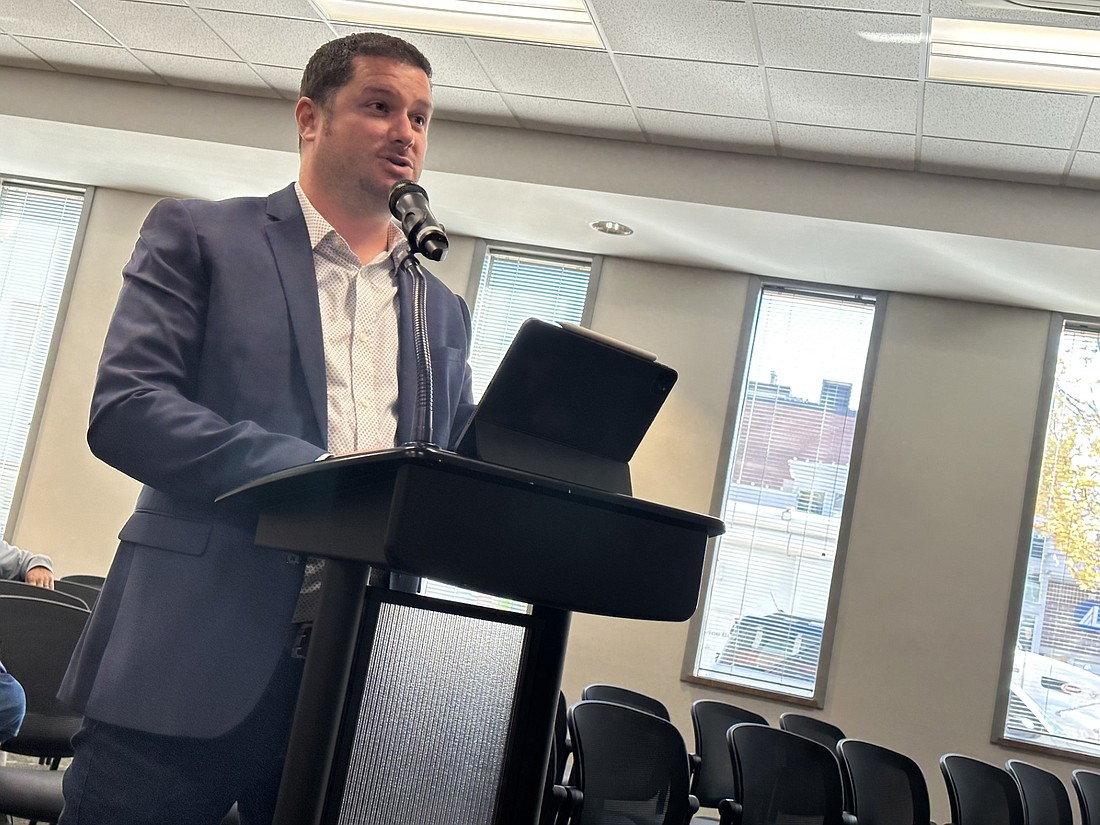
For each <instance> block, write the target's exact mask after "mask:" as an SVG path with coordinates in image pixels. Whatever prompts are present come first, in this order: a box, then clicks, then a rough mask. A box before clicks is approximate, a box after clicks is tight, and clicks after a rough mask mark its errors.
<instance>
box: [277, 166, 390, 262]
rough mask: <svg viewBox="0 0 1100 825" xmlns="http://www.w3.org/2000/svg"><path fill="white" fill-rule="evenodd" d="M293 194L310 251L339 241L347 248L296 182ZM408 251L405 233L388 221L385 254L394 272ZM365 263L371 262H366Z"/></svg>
mask: <svg viewBox="0 0 1100 825" xmlns="http://www.w3.org/2000/svg"><path fill="white" fill-rule="evenodd" d="M294 194H296V195H297V196H298V203H299V204H300V205H301V207H302V215H303V216H304V217H305V219H306V230H307V231H308V232H309V247H310V249H312V250H313V251H314V252H316V251H317V247H319V246H320V245H321V244H322V243H323V242H325V241H327V240H331V241H332V242H336V241H337V240H339V243H340V244H342V245H343V246H344V247H347V241H345V240H344V239H343V238H342V237H340V233H339V232H337V231H336V230H335V229H333V228H332V224H330V223H329V222H328V221H327V220H325V216H324V215H322V214H321V213H320V212H318V211H317V208H316V207H315V206H314V205H313V204H312V203H310V201H309V198H308V197H306V193H305V192H303V191H302V187H301V185H300V184H299V183H298V182H297V181H295V182H294ZM408 251H409V242H408V240H406V238H405V233H404V232H402V231H401V227H400V226H398V225H397V223H396V221H390V223H389V226H388V227H387V236H386V252H387V257H389V258H390V259H391V260H392V261H393V268H394V271H395V272H396V271H397V267H398V265H399V264H400V263H401V261H402V259H404V257H405V256H406V255H407V254H408ZM348 252H349V253H350V252H351V250H350V249H348ZM379 257H381V256H379ZM376 260H377V259H376ZM366 263H373V262H372V261H367V262H366Z"/></svg>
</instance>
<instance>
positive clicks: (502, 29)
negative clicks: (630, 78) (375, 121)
mask: <svg viewBox="0 0 1100 825" xmlns="http://www.w3.org/2000/svg"><path fill="white" fill-rule="evenodd" d="M317 5H318V6H319V7H320V8H321V11H323V12H324V13H325V14H326V15H328V18H329V19H330V20H332V21H333V22H336V23H359V24H366V25H369V26H378V27H379V28H396V29H412V30H414V31H428V32H441V33H443V34H461V35H467V36H470V37H490V38H496V39H500V40H521V41H524V42H529V43H547V44H552V45H556V46H580V47H587V48H593V49H598V48H602V47H603V43H602V42H601V40H600V35H599V33H598V32H597V31H596V26H595V24H594V23H593V22H592V17H591V16H590V15H589V13H588V7H587V6H585V4H584V0H386V2H376V0H317Z"/></svg>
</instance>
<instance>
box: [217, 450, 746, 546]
mask: <svg viewBox="0 0 1100 825" xmlns="http://www.w3.org/2000/svg"><path fill="white" fill-rule="evenodd" d="M409 466H420V467H428V468H432V469H437V470H442V471H444V472H450V473H455V474H458V475H465V476H470V477H475V478H479V479H482V480H486V481H489V482H491V483H496V484H504V485H509V486H516V485H519V486H522V487H527V488H537V489H538V490H539V491H540V492H542V493H543V494H548V495H554V496H561V497H565V498H569V499H572V500H576V501H578V502H584V503H585V504H587V505H589V506H596V507H602V508H607V509H613V510H614V509H628V510H631V511H633V512H637V513H641V514H645V515H646V516H648V517H650V518H655V519H658V520H660V521H667V522H674V523H682V524H684V525H685V526H691V527H693V528H695V529H698V530H701V531H704V532H705V534H706V536H707V537H714V536H719V535H721V534H722V533H723V532H724V530H725V526H724V525H723V523H722V521H721V519H717V518H714V517H713V516H708V515H703V514H700V513H693V512H690V511H688V510H680V509H677V508H675V507H669V506H667V505H663V504H656V503H654V502H651V501H645V500H643V499H639V498H634V497H632V496H625V495H621V494H618V493H609V492H605V491H603V490H597V489H595V488H593V487H585V486H582V485H578V484H572V483H569V482H566V481H561V480H559V479H554V478H550V477H548V476H540V475H536V474H534V473H527V472H523V471H521V470H513V469H511V468H508V467H501V466H499V465H496V464H488V463H486V462H484V461H478V460H477V459H473V458H465V457H463V456H459V455H456V454H455V453H452V452H450V451H449V450H443V449H440V448H439V447H435V446H433V445H428V444H409V445H405V446H402V447H395V448H393V449H390V450H376V451H372V452H365V453H356V454H352V455H345V456H333V457H332V458H328V459H325V460H324V461H318V462H315V463H313V464H303V465H301V466H298V467H290V468H288V469H286V470H282V471H280V472H278V473H272V474H271V475H268V476H264V477H263V478H258V479H256V480H255V481H251V482H249V483H247V484H244V485H242V486H240V487H237V488H236V489H234V490H230V491H229V492H227V493H223V494H222V495H220V496H218V498H217V502H218V503H219V504H221V505H223V506H228V507H231V508H238V507H239V508H242V509H249V510H253V509H255V510H264V509H266V508H269V507H275V506H278V505H280V504H283V503H286V502H289V501H297V502H306V501H308V500H310V499H318V500H326V499H328V498H329V497H331V496H332V495H333V494H334V493H335V492H336V491H339V490H349V489H354V488H356V487H360V486H364V485H368V484H377V483H381V482H386V481H389V480H392V479H394V478H395V477H396V475H397V473H398V471H399V470H400V469H402V468H403V467H409Z"/></svg>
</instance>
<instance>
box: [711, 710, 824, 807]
mask: <svg viewBox="0 0 1100 825" xmlns="http://www.w3.org/2000/svg"><path fill="white" fill-rule="evenodd" d="M726 741H727V742H728V744H729V749H730V754H731V756H732V758H733V766H734V767H733V772H734V777H735V779H736V782H735V785H736V787H735V789H734V790H735V793H736V798H735V799H733V800H729V799H726V800H723V801H722V802H721V803H720V804H719V806H718V812H719V814H720V815H721V821H722V823H723V825H786V823H792V822H797V823H799V825H843V823H844V822H845V820H844V789H843V787H842V785H841V782H840V764H839V763H838V762H837V759H836V755H835V754H834V753H833V752H832V751H830V750H829V749H828V748H826V747H825V746H823V745H821V744H819V743H817V742H814V741H813V740H811V739H807V738H806V737H804V736H799V735H797V734H794V733H790V732H789V731H785V730H780V729H778V728H772V727H768V726H767V725H758V724H753V723H751V722H746V723H742V724H740V725H734V726H733V727H732V728H730V729H729V731H728V732H727V734H726Z"/></svg>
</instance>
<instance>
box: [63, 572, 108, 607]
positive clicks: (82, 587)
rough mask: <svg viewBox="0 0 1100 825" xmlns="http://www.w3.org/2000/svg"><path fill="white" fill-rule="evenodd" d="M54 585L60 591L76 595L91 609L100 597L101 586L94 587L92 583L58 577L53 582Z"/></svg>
mask: <svg viewBox="0 0 1100 825" xmlns="http://www.w3.org/2000/svg"><path fill="white" fill-rule="evenodd" d="M53 586H54V589H55V590H57V591H58V592H60V593H68V594H69V595H70V596H76V597H77V598H78V599H80V600H81V601H83V602H84V603H85V604H87V605H88V609H89V610H91V609H92V608H94V607H95V603H96V599H98V598H99V588H98V587H92V586H91V585H87V584H80V583H79V582H70V581H65V580H64V579H57V580H56V581H55V582H54V583H53Z"/></svg>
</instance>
